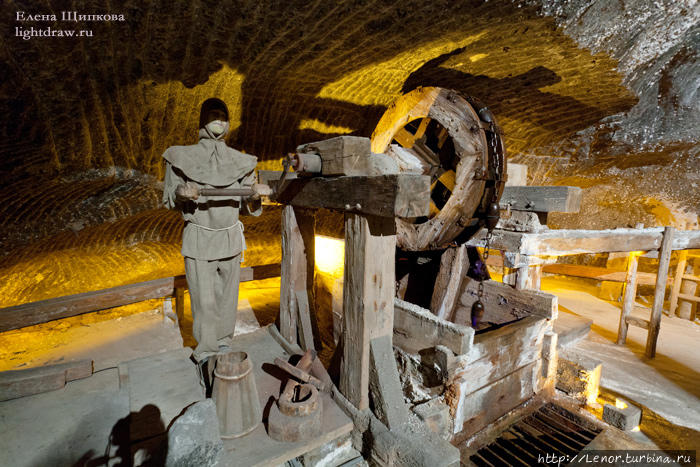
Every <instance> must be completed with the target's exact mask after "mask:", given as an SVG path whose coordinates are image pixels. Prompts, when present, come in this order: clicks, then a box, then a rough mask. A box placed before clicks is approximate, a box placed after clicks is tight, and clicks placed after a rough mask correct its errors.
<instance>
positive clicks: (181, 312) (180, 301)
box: [175, 286, 185, 326]
mask: <svg viewBox="0 0 700 467" xmlns="http://www.w3.org/2000/svg"><path fill="white" fill-rule="evenodd" d="M175 315H176V316H177V322H178V324H180V326H182V324H181V323H184V322H185V288H184V287H177V286H176V287H175Z"/></svg>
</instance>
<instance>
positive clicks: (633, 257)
mask: <svg viewBox="0 0 700 467" xmlns="http://www.w3.org/2000/svg"><path fill="white" fill-rule="evenodd" d="M638 264H639V256H638V255H637V254H636V253H634V252H632V253H630V258H629V261H628V262H627V278H626V279H625V295H624V298H623V299H622V311H621V312H620V324H619V326H618V328H617V344H618V345H622V344H624V343H625V341H626V340H627V328H628V326H629V325H628V324H627V318H628V317H629V316H630V313H632V309H634V299H635V297H636V296H637V265H638Z"/></svg>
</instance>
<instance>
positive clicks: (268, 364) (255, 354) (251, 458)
mask: <svg viewBox="0 0 700 467" xmlns="http://www.w3.org/2000/svg"><path fill="white" fill-rule="evenodd" d="M273 326H274V325H273ZM268 328H269V326H266V327H264V328H261V329H259V330H257V331H255V332H251V333H249V334H244V335H241V336H238V337H236V338H235V339H234V343H233V346H232V347H233V349H234V350H239V351H244V352H246V353H248V356H249V358H250V359H251V360H252V362H253V365H254V372H255V382H256V384H257V388H258V393H259V395H260V405H261V407H263V416H266V415H267V414H268V413H269V406H270V404H272V403H274V402H273V399H272V398H273V397H277V396H278V395H279V393H280V388H281V386H282V379H280V378H279V377H278V375H280V373H281V372H280V371H279V370H277V368H276V367H274V366H273V365H272V362H273V361H274V359H275V358H276V357H280V358H283V359H287V358H289V357H290V355H289V354H287V353H286V352H285V351H284V349H282V347H280V345H279V344H278V343H277V341H276V340H275V339H274V338H273V337H272V335H271V334H270V332H269V330H268ZM319 395H320V396H321V400H322V401H323V409H322V410H323V419H322V422H321V423H322V428H321V432H322V434H321V436H319V437H318V438H316V439H313V440H311V441H307V442H298V443H283V442H279V441H275V440H273V439H272V438H270V437H269V436H268V435H267V432H266V423H267V420H264V423H263V424H261V425H260V426H259V427H258V428H256V429H255V431H253V432H252V433H251V434H249V435H247V436H244V437H242V438H239V439H232V440H224V446H225V447H226V450H227V454H228V455H227V456H226V457H225V458H224V462H225V464H224V465H229V466H240V465H245V466H250V467H254V466H263V465H265V466H267V465H280V464H284V463H285V462H286V461H288V460H291V459H294V458H295V457H298V456H300V455H301V454H304V453H306V452H309V451H311V450H313V449H316V448H318V447H320V446H322V445H324V444H326V443H328V442H330V441H333V440H335V439H338V438H340V437H342V436H344V435H347V434H348V433H350V431H351V430H352V427H353V425H352V421H351V420H350V419H349V418H348V417H347V416H346V415H345V413H343V412H342V411H341V410H340V408H339V407H338V406H337V405H336V404H335V402H333V400H332V399H331V397H330V395H329V394H326V393H319Z"/></svg>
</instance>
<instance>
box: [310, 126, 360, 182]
mask: <svg viewBox="0 0 700 467" xmlns="http://www.w3.org/2000/svg"><path fill="white" fill-rule="evenodd" d="M370 144H371V143H370V140H369V138H363V137H361V136H348V135H344V136H336V137H335V138H329V139H324V140H322V141H315V142H313V143H306V144H303V145H301V146H299V147H297V151H296V152H297V153H300V154H303V153H311V154H318V155H319V156H320V158H321V160H322V164H321V167H322V169H321V170H322V173H323V175H324V176H335V175H353V176H354V175H367V174H368V170H369V165H370V164H369V160H370V157H371V156H372V151H371V149H370Z"/></svg>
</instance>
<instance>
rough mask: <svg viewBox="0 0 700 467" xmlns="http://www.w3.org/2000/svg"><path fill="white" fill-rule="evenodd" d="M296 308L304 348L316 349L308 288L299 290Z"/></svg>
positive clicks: (300, 341) (301, 342)
mask: <svg viewBox="0 0 700 467" xmlns="http://www.w3.org/2000/svg"><path fill="white" fill-rule="evenodd" d="M295 294H296V304H297V306H296V308H297V311H298V312H299V314H298V319H299V321H298V322H297V323H298V325H299V343H300V344H301V348H302V349H304V350H316V349H315V348H314V333H313V329H312V327H311V312H310V311H309V296H308V294H307V292H306V290H297V291H295Z"/></svg>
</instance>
